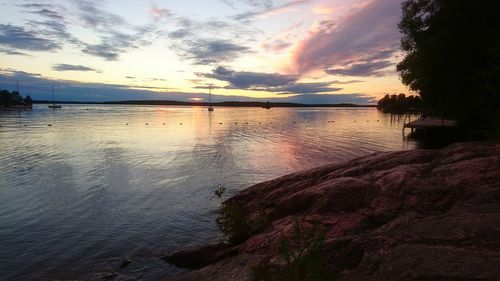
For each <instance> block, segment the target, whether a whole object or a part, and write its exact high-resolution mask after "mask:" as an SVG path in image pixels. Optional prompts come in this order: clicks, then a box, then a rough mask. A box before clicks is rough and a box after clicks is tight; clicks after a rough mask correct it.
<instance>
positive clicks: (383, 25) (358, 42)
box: [293, 0, 401, 75]
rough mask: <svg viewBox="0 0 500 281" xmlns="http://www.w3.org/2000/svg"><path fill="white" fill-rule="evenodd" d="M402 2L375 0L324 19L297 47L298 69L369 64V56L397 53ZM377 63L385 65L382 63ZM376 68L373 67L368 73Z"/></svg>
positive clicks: (302, 70) (300, 70)
mask: <svg viewBox="0 0 500 281" xmlns="http://www.w3.org/2000/svg"><path fill="white" fill-rule="evenodd" d="M400 3H401V0H372V1H370V2H368V3H367V4H365V5H363V6H361V7H360V8H357V9H356V10H354V11H352V12H351V13H350V14H348V15H347V16H346V17H344V18H343V19H341V20H340V21H339V22H336V23H335V22H333V21H325V22H323V23H322V24H321V25H320V27H319V29H318V30H317V31H315V32H313V33H312V34H311V35H310V36H309V37H308V38H307V39H305V40H304V41H303V42H302V43H301V44H300V45H299V47H298V48H297V50H296V51H295V54H294V56H293V63H294V64H295V71H298V72H299V73H306V72H308V71H311V70H315V69H330V70H332V69H334V70H335V69H341V68H344V67H346V66H347V65H349V64H353V62H355V61H361V62H364V63H365V64H367V63H371V61H370V60H374V59H382V58H387V57H390V56H392V55H394V54H395V52H396V51H397V50H398V48H399V40H400V34H399V31H398V29H397V24H398V22H399V18H400V15H401V11H400V9H401V8H400ZM377 56H378V57H377ZM367 66H369V65H367ZM371 66H372V67H375V66H377V65H371ZM378 66H381V67H386V65H385V64H383V63H380V64H378ZM356 68H357V69H360V68H363V67H361V66H356ZM357 69H355V70H357ZM374 71H375V70H374V69H371V71H369V72H368V74H370V75H371V74H372V73H373V72H374ZM353 72H354V73H356V71H353Z"/></svg>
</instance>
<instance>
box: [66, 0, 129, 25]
mask: <svg viewBox="0 0 500 281" xmlns="http://www.w3.org/2000/svg"><path fill="white" fill-rule="evenodd" d="M73 2H74V3H75V4H76V5H77V7H78V12H79V17H80V19H81V20H82V21H83V23H84V24H85V26H86V27H88V28H91V29H94V30H98V31H102V32H106V31H108V30H114V28H116V27H117V26H124V25H128V23H127V22H126V21H125V19H124V18H122V17H120V16H118V15H115V14H112V13H109V12H107V11H104V10H102V9H100V8H99V6H100V5H99V4H98V3H97V2H94V1H87V0H74V1H73Z"/></svg>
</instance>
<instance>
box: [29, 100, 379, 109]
mask: <svg viewBox="0 0 500 281" xmlns="http://www.w3.org/2000/svg"><path fill="white" fill-rule="evenodd" d="M54 102H55V103H58V104H121V105H181V106H208V105H209V104H208V103H206V102H184V101H169V100H128V101H106V102H94V101H54ZM33 103H34V104H52V103H53V102H52V101H48V100H35V101H33ZM211 105H212V106H225V107H271V108H272V107H377V105H375V104H368V105H359V104H352V103H337V104H303V103H289V102H240V101H227V102H216V103H212V104H211Z"/></svg>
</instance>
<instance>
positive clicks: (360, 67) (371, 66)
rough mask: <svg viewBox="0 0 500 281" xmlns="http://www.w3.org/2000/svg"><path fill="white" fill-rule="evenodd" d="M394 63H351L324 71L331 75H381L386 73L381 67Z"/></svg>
mask: <svg viewBox="0 0 500 281" xmlns="http://www.w3.org/2000/svg"><path fill="white" fill-rule="evenodd" d="M394 65H395V63H393V62H390V61H375V62H364V63H357V64H352V65H350V66H349V67H347V68H333V69H326V70H325V72H326V73H328V74H332V75H346V76H362V77H367V76H383V75H385V74H387V72H384V71H383V69H385V68H387V67H389V66H394Z"/></svg>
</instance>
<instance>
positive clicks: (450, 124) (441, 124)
mask: <svg viewBox="0 0 500 281" xmlns="http://www.w3.org/2000/svg"><path fill="white" fill-rule="evenodd" d="M456 127H457V121H455V120H450V119H441V118H426V119H418V120H414V121H411V122H409V123H406V124H404V125H403V129H404V128H410V129H411V130H412V131H413V130H417V129H439V128H443V129H445V128H446V129H450V128H456Z"/></svg>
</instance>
